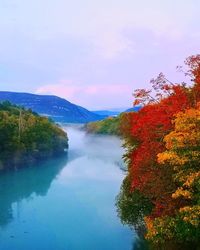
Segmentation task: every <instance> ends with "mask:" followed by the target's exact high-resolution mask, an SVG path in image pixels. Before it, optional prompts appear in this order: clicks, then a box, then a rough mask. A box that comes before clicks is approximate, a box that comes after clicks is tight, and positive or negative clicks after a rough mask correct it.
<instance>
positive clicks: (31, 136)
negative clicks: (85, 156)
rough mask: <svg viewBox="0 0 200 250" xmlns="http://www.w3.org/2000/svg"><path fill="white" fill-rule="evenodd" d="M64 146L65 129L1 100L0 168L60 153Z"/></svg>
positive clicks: (14, 166)
mask: <svg viewBox="0 0 200 250" xmlns="http://www.w3.org/2000/svg"><path fill="white" fill-rule="evenodd" d="M67 147H68V140H67V135H66V133H65V132H64V131H62V130H61V129H60V128H59V127H58V126H56V125H55V124H54V123H53V122H51V121H49V120H48V119H47V118H45V117H41V116H39V115H37V114H36V113H33V112H32V111H31V110H25V109H24V108H22V107H19V106H16V105H11V104H10V103H9V102H3V103H1V104H0V169H1V170H3V169H8V168H18V167H20V166H21V165H23V164H24V163H26V164H27V163H30V162H33V161H35V160H40V159H45V158H47V157H51V156H53V155H58V154H61V153H63V152H64V149H65V148H67Z"/></svg>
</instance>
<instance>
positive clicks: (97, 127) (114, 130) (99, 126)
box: [84, 115, 122, 135]
mask: <svg viewBox="0 0 200 250" xmlns="http://www.w3.org/2000/svg"><path fill="white" fill-rule="evenodd" d="M121 116H122V115H119V116H117V117H108V118H106V119H104V120H102V121H97V122H90V123H87V124H86V125H85V126H84V129H85V130H86V131H87V132H88V133H94V134H104V135H120V120H121Z"/></svg>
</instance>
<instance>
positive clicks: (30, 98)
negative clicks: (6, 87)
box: [0, 91, 104, 123]
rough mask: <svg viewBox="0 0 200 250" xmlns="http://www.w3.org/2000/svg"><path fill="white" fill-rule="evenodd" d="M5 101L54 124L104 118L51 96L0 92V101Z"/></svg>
mask: <svg viewBox="0 0 200 250" xmlns="http://www.w3.org/2000/svg"><path fill="white" fill-rule="evenodd" d="M5 100H7V101H10V102H11V103H13V104H16V105H20V106H24V107H25V108H28V109H29V108H30V109H32V110H33V111H35V112H37V113H38V114H40V115H44V116H48V117H50V118H52V119H53V120H54V121H56V122H71V123H86V122H90V121H97V120H101V119H103V118H104V116H100V115H98V114H95V113H93V112H91V111H89V110H87V109H85V108H83V107H81V106H78V105H75V104H73V103H71V102H69V101H67V100H65V99H63V98H60V97H58V96H53V95H35V94H29V93H17V92H8V91H0V101H5Z"/></svg>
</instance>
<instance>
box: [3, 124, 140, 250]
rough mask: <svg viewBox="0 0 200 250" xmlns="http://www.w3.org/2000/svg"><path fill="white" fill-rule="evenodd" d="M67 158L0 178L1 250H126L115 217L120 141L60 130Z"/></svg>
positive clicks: (125, 231)
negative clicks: (66, 144) (65, 140)
mask: <svg viewBox="0 0 200 250" xmlns="http://www.w3.org/2000/svg"><path fill="white" fill-rule="evenodd" d="M64 129H65V130H66V131H67V133H68V136H69V151H68V155H67V156H66V157H62V158H59V159H54V160H48V161H47V162H45V163H41V164H38V166H37V167H32V168H24V169H22V170H19V171H18V172H11V173H5V174H3V175H1V176H0V249H3V250H15V249H16V250H18V249H20V250H25V249H26V250H27V249H30V250H32V249H34V250H36V249H37V250H40V249H41V250H46V249H48V250H51V249H52V250H54V249H55V250H79V249H80V250H85V249H87V250H102V249H103V250H112V249H113V250H126V249H127V250H130V249H132V248H133V242H134V237H135V236H134V232H133V231H131V230H130V229H129V228H128V227H125V226H123V225H122V224H121V222H120V220H119V218H118V217H117V213H116V207H115V197H116V195H117V194H118V192H119V188H120V185H121V182H122V180H123V178H124V173H123V171H122V170H121V169H120V168H121V167H123V161H122V159H121V156H122V154H123V149H122V148H121V141H120V140H119V139H118V138H116V137H114V136H95V135H86V134H85V132H83V131H81V130H79V129H78V128H74V127H67V126H65V127H64Z"/></svg>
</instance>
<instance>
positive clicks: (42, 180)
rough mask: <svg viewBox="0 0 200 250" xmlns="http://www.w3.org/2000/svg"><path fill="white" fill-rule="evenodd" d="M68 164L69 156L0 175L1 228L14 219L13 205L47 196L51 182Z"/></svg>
mask: <svg viewBox="0 0 200 250" xmlns="http://www.w3.org/2000/svg"><path fill="white" fill-rule="evenodd" d="M66 164H67V155H66V156H63V157H61V158H59V159H52V160H48V161H46V162H43V163H39V164H37V166H32V167H30V168H28V169H27V168H24V169H20V170H19V171H16V172H14V171H10V172H7V173H4V174H2V175H0V226H1V227H3V226H5V225H6V224H8V223H9V222H10V221H12V219H13V209H12V205H13V204H14V203H16V206H19V205H20V202H21V201H22V200H23V199H28V198H31V195H32V194H33V193H35V194H36V195H37V196H45V195H46V194H47V192H48V189H49V188H50V186H51V182H52V181H53V180H54V179H55V178H56V176H57V175H58V174H59V172H60V171H61V170H62V168H63V167H65V166H66Z"/></svg>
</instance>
